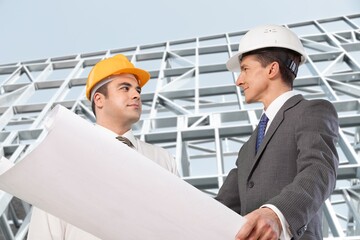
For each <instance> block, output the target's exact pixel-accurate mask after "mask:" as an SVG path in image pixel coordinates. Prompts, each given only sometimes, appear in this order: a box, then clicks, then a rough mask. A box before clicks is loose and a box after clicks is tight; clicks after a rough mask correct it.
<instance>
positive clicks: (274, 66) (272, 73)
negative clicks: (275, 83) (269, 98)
mask: <svg viewBox="0 0 360 240" xmlns="http://www.w3.org/2000/svg"><path fill="white" fill-rule="evenodd" d="M278 74H280V66H279V63H278V62H272V63H270V64H269V65H268V75H269V78H275V77H277V75H278Z"/></svg>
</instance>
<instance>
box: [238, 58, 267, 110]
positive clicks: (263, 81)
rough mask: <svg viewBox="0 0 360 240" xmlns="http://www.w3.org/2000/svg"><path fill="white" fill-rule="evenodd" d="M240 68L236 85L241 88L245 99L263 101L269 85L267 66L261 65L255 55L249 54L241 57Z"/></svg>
mask: <svg viewBox="0 0 360 240" xmlns="http://www.w3.org/2000/svg"><path fill="white" fill-rule="evenodd" d="M240 69H241V72H240V75H239V77H238V79H237V81H236V85H237V86H239V87H241V88H242V90H243V92H244V95H245V101H246V102H247V103H253V102H263V101H264V99H265V97H266V94H267V90H268V86H269V82H268V79H267V75H266V71H267V68H266V67H263V66H261V64H260V62H259V61H258V60H257V59H256V57H255V56H253V55H249V56H245V57H244V58H242V60H241V62H240Z"/></svg>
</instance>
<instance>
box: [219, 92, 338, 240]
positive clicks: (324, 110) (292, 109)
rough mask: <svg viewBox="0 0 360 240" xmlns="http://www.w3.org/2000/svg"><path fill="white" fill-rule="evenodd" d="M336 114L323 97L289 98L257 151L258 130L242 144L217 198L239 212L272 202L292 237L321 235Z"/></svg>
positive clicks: (332, 176) (334, 163)
mask: <svg viewBox="0 0 360 240" xmlns="http://www.w3.org/2000/svg"><path fill="white" fill-rule="evenodd" d="M338 129H339V125H338V118H337V113H336V111H335V109H334V107H333V105H332V104H331V103H330V102H328V101H326V100H310V101H309V100H305V99H304V98H303V97H302V96H301V95H296V96H294V97H291V98H290V99H289V100H287V101H286V103H285V104H284V105H283V106H282V107H281V109H280V110H279V112H278V113H277V114H276V116H275V118H274V119H273V121H272V123H271V125H270V126H269V128H268V131H267V132H266V135H265V138H264V140H263V142H262V144H261V146H260V148H259V150H258V153H257V154H255V143H256V135H257V129H255V131H254V132H253V134H252V135H251V137H250V139H249V140H248V141H247V142H246V143H245V144H244V145H243V146H242V148H241V149H240V151H239V155H238V159H237V161H236V168H234V169H232V170H231V171H230V172H229V174H228V176H227V178H226V180H225V182H224V184H223V185H222V187H221V189H220V190H219V193H218V196H217V197H216V199H217V200H218V201H220V202H222V203H223V204H225V205H226V206H228V207H229V208H231V209H233V210H234V211H236V212H237V213H239V214H241V215H246V214H248V213H250V212H251V211H253V210H255V209H257V208H259V207H260V206H262V205H263V204H273V205H274V206H276V207H277V208H278V209H279V210H280V211H281V212H282V213H283V214H284V216H285V218H286V220H287V222H288V223H289V225H290V231H291V233H292V235H293V239H300V238H301V239H322V214H321V209H320V208H321V205H322V204H323V202H324V201H325V200H326V199H327V198H328V197H329V195H330V194H331V193H332V191H333V189H334V187H335V183H336V170H337V167H338V155H337V151H336V142H337V140H338Z"/></svg>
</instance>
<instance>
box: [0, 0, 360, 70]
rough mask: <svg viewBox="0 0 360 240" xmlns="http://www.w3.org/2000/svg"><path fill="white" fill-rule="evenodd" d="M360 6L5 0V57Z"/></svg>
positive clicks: (1, 24) (95, 47)
mask: <svg viewBox="0 0 360 240" xmlns="http://www.w3.org/2000/svg"><path fill="white" fill-rule="evenodd" d="M359 12H360V1H359V0H301V1H289V0H273V1H266V0H258V1H241V0H221V1H213V0H181V1H170V0H168V1H166V0H153V1H150V0H131V1H124V0H101V1H99V0H0V30H1V34H0V36H1V37H0V64H5V63H13V62H17V61H27V60H36V59H43V58H48V57H58V56H66V55H73V54H77V53H87V52H95V51H101V50H106V49H116V48H122V47H130V46H136V45H139V44H148V43H159V42H165V41H168V40H177V39H186V38H192V37H197V36H208V35H215V34H218V33H224V32H235V31H240V30H246V29H249V28H251V27H254V26H256V25H259V24H264V23H275V24H289V23H296V22H302V21H307V20H316V19H323V18H330V17H336V16H341V15H348V14H355V13H359Z"/></svg>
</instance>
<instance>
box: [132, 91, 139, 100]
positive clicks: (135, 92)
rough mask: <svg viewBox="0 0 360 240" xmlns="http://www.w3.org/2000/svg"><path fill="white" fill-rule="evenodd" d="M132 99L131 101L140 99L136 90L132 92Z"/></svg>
mask: <svg viewBox="0 0 360 240" xmlns="http://www.w3.org/2000/svg"><path fill="white" fill-rule="evenodd" d="M132 98H133V99H140V93H139V92H138V90H136V89H134V90H133V91H132Z"/></svg>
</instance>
